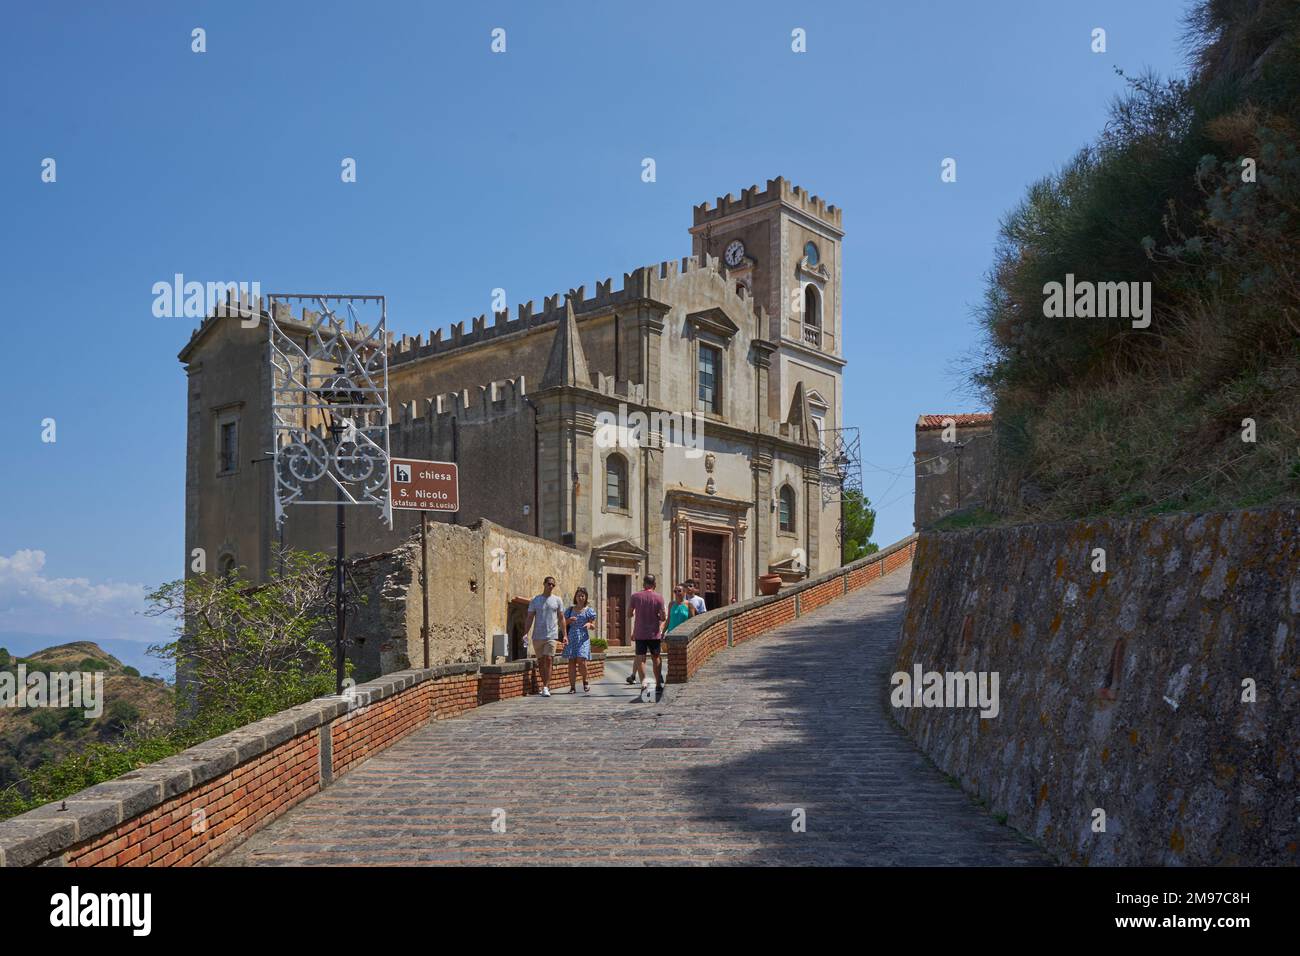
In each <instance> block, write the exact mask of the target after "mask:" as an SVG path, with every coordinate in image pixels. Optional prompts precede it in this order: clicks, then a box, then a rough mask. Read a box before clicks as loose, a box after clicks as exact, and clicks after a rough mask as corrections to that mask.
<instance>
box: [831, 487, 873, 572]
mask: <svg viewBox="0 0 1300 956" xmlns="http://www.w3.org/2000/svg"><path fill="white" fill-rule="evenodd" d="M840 520H841V521H842V522H843V535H844V563H845V564H848V563H849V562H850V561H856V560H857V559H858V558H861V557H865V556H866V555H868V554H872V553H874V552H876V551H879V550H880V548H879V546H878V545H876V544H873V543H872V541H871V535H872V534H874V533H875V530H876V512H875V510H874V509H873V508H872V507H871V502H870V501H869V500H868V499H867V497H866V496H865V495H864V494H863V493H862V492H860V491H857V490H854V489H846V490H845V492H844V498H843V500H842V501H841V503H840Z"/></svg>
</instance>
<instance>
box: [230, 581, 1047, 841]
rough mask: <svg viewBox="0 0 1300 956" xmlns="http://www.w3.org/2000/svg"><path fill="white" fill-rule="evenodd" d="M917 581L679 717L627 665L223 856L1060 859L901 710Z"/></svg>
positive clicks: (411, 741) (481, 721)
mask: <svg viewBox="0 0 1300 956" xmlns="http://www.w3.org/2000/svg"><path fill="white" fill-rule="evenodd" d="M906 586H907V571H906V570H901V571H899V572H897V573H895V574H892V575H890V576H889V577H888V578H885V579H883V580H881V581H879V582H876V583H873V584H871V585H869V586H868V587H866V588H863V589H862V590H860V591H858V592H856V593H855V594H854V595H851V596H850V597H848V598H846V599H844V600H841V601H837V602H835V603H834V604H831V605H830V606H828V607H826V608H823V609H821V610H820V611H817V612H815V613H812V614H809V615H808V616H806V617H802V618H800V619H799V620H797V621H795V622H793V623H791V624H788V625H786V626H784V627H782V628H780V629H778V630H775V631H772V632H771V633H769V634H767V635H764V636H762V637H760V638H757V639H755V640H753V641H750V642H748V643H746V644H744V645H742V646H740V647H738V648H734V649H731V650H729V651H726V652H724V653H723V654H722V655H720V656H719V657H716V658H714V659H713V660H712V661H710V662H709V663H708V664H706V665H705V666H704V668H703V669H702V670H701V671H700V672H699V673H698V674H697V675H696V678H695V679H694V680H692V681H691V682H690V683H688V684H685V685H682V686H681V687H677V688H670V692H669V696H668V699H667V700H666V701H665V702H664V703H662V704H642V703H639V702H637V701H636V699H635V694H634V692H633V690H632V688H629V687H627V686H626V685H624V684H622V682H621V679H620V677H619V676H618V675H620V674H625V673H626V672H627V670H626V666H625V665H623V666H620V665H617V664H614V665H612V666H611V677H610V678H609V679H608V681H607V683H606V684H604V685H603V686H602V687H601V688H600V689H601V690H602V691H609V693H607V694H602V695H601V696H596V694H594V693H593V694H592V696H590V697H584V696H582V695H581V694H579V695H577V696H569V695H567V694H561V695H557V696H555V697H552V698H550V699H549V700H548V699H543V698H540V697H527V698H517V699H514V700H509V701H503V702H500V703H495V704H491V705H489V706H487V707H482V708H479V709H477V710H474V711H470V712H469V713H467V714H464V715H462V716H460V717H456V718H453V719H451V720H444V721H437V722H434V723H430V724H428V725H427V726H425V727H423V728H421V729H420V730H418V731H416V732H415V733H414V734H412V735H411V736H409V737H407V738H406V739H404V740H402V741H400V742H399V743H397V744H395V745H394V746H393V747H391V748H389V749H388V750H386V751H384V752H383V753H381V754H379V755H378V756H376V757H373V758H371V759H370V760H369V761H367V762H366V763H364V764H361V765H360V766H358V767H356V768H355V769H353V770H352V771H350V772H349V773H347V774H345V775H344V776H343V777H341V778H339V779H338V780H337V781H336V782H335V783H334V784H333V785H332V786H331V787H329V788H328V789H326V790H324V791H322V792H321V793H319V794H317V795H315V796H313V797H310V798H309V799H307V800H306V801H304V802H303V803H302V804H300V805H299V806H297V807H295V808H294V809H293V810H291V811H289V812H288V813H287V814H285V816H283V817H281V818H280V819H279V820H277V821H275V822H274V823H272V824H270V825H269V826H268V827H266V828H265V829H263V830H261V831H260V832H258V833H257V834H255V835H254V836H253V837H252V838H251V839H249V840H248V841H247V842H246V843H244V844H243V845H242V846H239V847H237V848H236V849H235V850H233V851H232V852H231V853H229V854H228V855H226V856H225V857H224V858H223V859H222V860H220V861H219V863H220V865H226V866H230V865H242V866H247V865H325V864H377V865H383V864H446V863H471V864H483V863H492V864H542V863H552V864H555V863H629V864H637V863H673V864H701V863H733V864H867V865H890V864H902V865H944V864H975V865H1007V864H1020V865H1025V864H1046V863H1048V862H1049V860H1048V859H1047V857H1046V856H1045V855H1043V854H1042V853H1041V851H1039V850H1038V849H1037V848H1035V847H1034V846H1033V845H1032V844H1030V843H1028V842H1026V841H1025V840H1023V839H1022V838H1020V837H1019V836H1018V835H1017V834H1016V833H1015V832H1014V831H1012V830H1010V829H1009V828H1007V827H1005V826H1001V825H999V824H998V823H997V822H996V821H995V820H994V819H993V818H992V817H990V816H989V815H988V814H987V813H985V812H984V811H983V810H981V809H979V808H978V807H976V806H975V805H974V804H972V803H971V801H970V800H969V799H968V798H967V797H966V796H965V795H964V794H963V793H962V792H961V791H960V790H957V789H955V788H953V787H952V786H949V785H948V784H947V783H946V782H945V780H944V778H943V776H942V775H941V774H940V773H939V772H938V771H937V770H936V769H935V768H934V767H933V766H932V765H931V764H930V763H929V762H928V761H927V760H926V759H925V758H924V757H923V756H921V754H920V753H919V752H918V751H917V750H916V749H915V748H914V747H913V746H912V745H911V743H910V742H909V741H908V740H907V739H906V738H905V737H904V736H903V735H902V733H901V732H900V731H899V730H898V728H897V727H896V726H895V724H894V723H893V721H892V720H891V719H890V718H889V716H888V715H887V713H886V712H885V709H884V708H885V697H884V689H886V688H887V687H888V674H889V671H890V670H891V669H892V662H893V656H894V644H895V641H896V638H897V633H898V625H899V619H900V616H901V613H902V608H903V601H904V597H905V593H906ZM593 690H594V688H593ZM672 744H677V745H678V746H671V745H672ZM796 808H801V809H802V810H803V811H804V813H805V814H806V826H807V829H806V832H802V833H799V832H794V830H793V829H792V826H791V824H792V820H793V819H794V818H793V816H792V812H793V811H794V810H795V809H796ZM494 811H495V812H496V818H497V820H498V828H500V824H501V823H504V829H505V832H494V830H493V826H492V824H493V819H494ZM501 811H504V817H502V816H501Z"/></svg>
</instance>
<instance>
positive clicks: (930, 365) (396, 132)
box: [0, 0, 1187, 650]
mask: <svg viewBox="0 0 1300 956" xmlns="http://www.w3.org/2000/svg"><path fill="white" fill-rule="evenodd" d="M1186 8H1187V3H1186V2H1184V0H1142V2H1140V3H1134V2H1132V0H1087V2H1083V0H988V2H985V3H978V4H974V3H968V2H965V0H928V2H927V0H909V2H905V3H884V2H876V0H873V2H847V3H834V2H827V3H818V4H805V5H802V6H800V5H794V4H789V3H769V2H752V0H751V2H746V3H743V4H742V3H726V4H722V3H717V4H713V3H701V2H693V3H676V2H656V3H654V4H632V3H615V2H600V3H550V4H541V3H526V4H525V3H518V4H491V3H483V4H472V5H470V4H449V3H448V4H441V3H439V4H434V3H370V4H360V3H328V2H326V3H319V2H315V3H310V4H308V3H274V4H270V3H243V2H222V3H186V2H170V3H130V4H102V3H89V2H87V3H80V4H67V3H58V2H50V3H43V4H26V5H23V6H22V7H21V8H19V7H16V6H13V5H10V6H8V7H7V8H6V9H5V12H4V13H3V27H4V28H3V30H0V74H3V81H4V82H3V85H2V88H0V121H2V122H3V126H2V128H3V130H4V137H3V144H2V145H0V208H3V210H4V213H5V216H4V219H5V228H4V229H3V230H0V263H3V268H4V275H5V280H6V281H5V285H6V288H7V296H6V308H5V313H6V314H5V324H4V328H5V335H6V341H7V344H8V346H9V347H8V348H7V349H6V352H7V354H8V357H9V361H8V362H7V363H6V366H7V368H6V373H5V376H4V378H5V380H6V382H7V385H8V387H7V389H6V391H7V395H6V398H5V400H4V406H5V412H4V414H3V415H0V429H2V431H0V439H3V448H4V450H5V454H4V459H3V461H4V494H3V495H2V496H0V644H3V643H5V641H6V640H8V641H9V643H10V644H11V645H13V647H12V649H15V650H17V649H20V647H21V646H22V645H23V644H24V642H28V643H33V642H35V643H42V642H43V643H52V642H53V641H54V639H55V638H59V639H68V640H71V639H119V640H136V641H142V640H157V639H158V637H159V636H160V631H159V628H158V626H157V624H156V623H155V622H150V621H146V620H143V619H141V618H140V617H138V616H137V615H136V614H135V612H136V610H137V609H138V608H139V607H141V602H140V599H139V595H140V594H141V590H140V588H141V585H153V584H157V583H159V582H161V581H164V580H167V579H170V578H175V577H179V576H180V574H181V572H182V569H183V563H182V562H183V503H184V441H185V427H184V426H185V381H184V375H183V373H182V369H181V366H180V365H179V363H178V362H177V361H176V353H177V352H178V351H179V349H180V348H181V346H182V345H183V344H184V343H185V341H186V340H187V338H188V336H189V333H190V329H191V327H192V325H193V322H192V320H189V319H160V318H155V317H154V316H153V315H152V312H151V306H152V301H153V296H152V293H151V291H150V290H151V287H152V285H153V283H155V282H158V281H168V280H170V278H171V277H172V275H173V274H174V273H177V272H180V273H184V274H185V275H187V276H189V277H193V278H200V279H229V278H235V279H239V278H244V279H248V278H252V279H259V280H260V281H261V282H262V287H263V289H267V290H271V289H292V290H299V289H328V290H335V291H358V292H360V291H370V292H383V293H385V294H386V295H387V296H388V302H389V320H390V325H391V327H392V328H393V330H394V331H396V332H398V333H401V332H409V333H412V334H414V333H416V332H419V331H426V332H427V330H428V329H430V328H434V327H439V326H443V327H445V326H446V325H448V324H449V323H451V322H455V321H458V320H461V319H466V318H468V317H469V316H472V315H478V314H480V313H483V312H487V311H489V306H490V299H491V294H492V289H494V288H496V287H502V288H504V289H505V290H506V292H507V296H508V298H509V301H510V303H511V306H512V308H513V305H514V304H515V303H517V302H521V301H526V300H528V299H530V298H531V299H537V300H538V301H539V302H540V300H541V298H542V297H543V296H545V295H547V294H550V293H553V292H556V291H562V290H566V289H568V288H570V287H572V286H577V285H579V284H583V283H585V284H586V285H587V286H588V288H589V289H591V288H592V286H593V285H594V283H595V281H596V280H597V279H601V278H604V277H607V276H613V277H615V279H616V284H617V281H618V280H621V276H622V274H623V273H624V272H626V271H630V270H631V269H632V268H634V267H636V266H638V265H645V264H649V263H651V262H658V261H660V260H662V259H668V258H673V257H679V256H682V255H686V254H688V253H689V252H690V242H689V237H688V235H687V231H686V230H687V227H688V226H689V225H690V221H691V207H692V206H693V205H694V204H696V203H699V202H703V201H705V200H708V201H710V202H712V201H713V200H714V198H715V197H717V196H718V195H720V194H723V193H726V192H732V193H734V194H737V195H738V194H739V192H740V190H741V189H742V188H744V187H746V186H749V185H751V184H754V183H759V184H761V183H763V182H765V181H766V180H767V179H768V178H770V177H774V176H777V175H784V176H786V177H788V178H789V179H791V180H792V181H793V182H795V183H797V184H800V185H803V186H805V187H807V188H808V189H810V190H811V191H812V192H814V193H817V194H818V195H821V196H823V197H825V198H826V199H827V200H828V201H830V202H833V203H835V204H836V205H839V206H841V207H842V208H843V209H844V211H845V212H844V224H845V229H846V231H847V237H846V239H845V245H844V260H845V272H844V277H843V294H844V323H845V341H846V352H847V356H848V359H849V363H850V364H849V370H848V376H847V383H846V401H845V416H846V419H847V423H848V424H852V425H857V426H859V427H860V428H861V429H862V436H863V442H862V444H863V457H864V459H866V463H864V484H865V490H866V493H867V495H868V496H869V497H870V498H871V499H872V501H873V502H874V503H875V504H876V505H877V506H878V507H879V509H880V515H879V519H878V522H877V536H876V538H877V540H878V541H879V542H881V543H882V544H883V543H887V542H890V541H893V540H896V539H897V538H899V537H901V536H903V535H905V534H907V533H909V532H910V531H911V524H912V494H911V491H912V479H911V473H910V462H911V452H912V446H913V437H914V435H913V425H914V422H915V420H916V416H917V415H918V414H921V413H938V412H955V411H972V410H976V409H977V403H976V402H975V401H974V400H973V399H972V398H971V397H970V396H968V395H967V394H966V392H965V390H964V388H963V385H962V382H961V379H960V376H959V375H958V374H957V372H956V371H955V367H954V366H955V363H957V362H959V360H960V359H961V357H962V356H963V354H964V353H966V352H967V351H968V350H969V349H970V348H971V347H972V346H973V345H975V344H976V342H977V340H978V335H977V330H976V326H975V324H974V321H973V318H972V309H973V307H974V306H975V305H976V304H978V302H979V300H980V296H981V292H982V288H983V276H984V274H985V272H986V270H987V269H988V267H989V265H990V261H991V251H992V243H993V240H994V237H995V235H996V231H997V226H998V221H999V218H1000V217H1001V216H1002V215H1003V214H1004V213H1005V212H1006V211H1007V210H1008V209H1009V208H1011V207H1012V206H1013V205H1014V204H1015V203H1016V201H1017V200H1018V199H1019V198H1020V196H1021V195H1022V194H1023V191H1024V189H1025V187H1026V186H1027V185H1028V184H1029V183H1030V182H1032V181H1033V180H1035V179H1037V178H1039V177H1041V176H1043V175H1044V174H1046V173H1047V172H1049V171H1051V170H1052V169H1054V168H1056V167H1057V166H1058V165H1059V164H1060V163H1062V162H1063V161H1064V160H1065V159H1066V158H1068V157H1069V155H1070V154H1071V153H1072V152H1073V151H1074V150H1075V149H1077V148H1078V147H1079V146H1081V145H1083V144H1085V143H1086V142H1088V141H1089V140H1090V139H1091V138H1092V137H1093V136H1094V135H1095V134H1096V132H1097V131H1098V130H1099V129H1100V128H1101V126H1102V125H1103V124H1104V122H1105V118H1106V107H1107V105H1108V103H1109V102H1110V100H1111V98H1112V97H1113V96H1114V95H1115V94H1116V93H1117V92H1119V91H1120V90H1121V88H1122V80H1121V79H1120V78H1119V77H1118V76H1116V75H1115V73H1114V68H1115V67H1117V66H1118V67H1121V68H1123V69H1124V70H1125V71H1126V72H1129V73H1130V74H1131V73H1134V72H1138V71H1140V70H1142V69H1144V68H1148V67H1149V68H1153V69H1155V70H1157V71H1159V72H1161V73H1163V74H1166V75H1168V74H1171V73H1180V72H1183V69H1184V65H1183V64H1184V59H1183V49H1182V43H1181V38H1182V35H1183V25H1182V17H1183V14H1184V12H1185V10H1186ZM195 27H202V28H204V29H205V30H206V31H207V52H206V53H203V54H196V53H193V52H191V30H193V29H194V28H195ZM495 27H502V28H504V29H505V30H506V42H507V51H506V53H505V54H498V55H494V54H492V53H491V52H490V49H489V44H490V39H491V38H490V33H491V31H492V29H493V28H495ZM796 27H802V28H803V29H804V30H806V31H807V52H806V53H804V54H795V53H792V52H791V49H790V34H791V30H792V29H794V28H796ZM1094 27H1102V28H1104V29H1105V30H1106V34H1107V51H1106V52H1105V53H1104V54H1095V53H1093V52H1091V49H1090V44H1091V37H1090V34H1091V31H1092V29H1093V28H1094ZM46 157H52V158H54V159H55V160H56V162H57V177H58V178H57V182H55V183H43V182H41V163H42V160H43V159H44V158H46ZM343 157H353V158H355V159H356V161H357V182H356V183H353V184H344V183H342V182H341V181H340V175H339V173H340V162H341V160H342V159H343ZM644 157H653V158H654V159H655V161H656V166H657V181H656V182H654V183H644V182H642V180H641V175H640V174H641V161H642V159H643V158H644ZM945 157H954V158H955V159H956V160H957V163H958V166H957V171H958V180H957V182H956V183H950V184H945V183H942V182H941V181H940V178H939V173H940V163H941V161H942V160H943V159H944V158H945ZM45 418H54V419H55V420H56V422H57V429H58V431H57V441H56V442H55V443H54V444H48V443H43V442H42V441H41V421H42V420H43V419H45ZM24 634H25V635H29V637H27V638H24V637H22V636H21V635H24ZM46 636H48V637H49V639H48V640H46V639H45V638H46Z"/></svg>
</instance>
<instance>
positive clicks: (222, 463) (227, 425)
mask: <svg viewBox="0 0 1300 956" xmlns="http://www.w3.org/2000/svg"><path fill="white" fill-rule="evenodd" d="M219 436H220V442H219V444H220V447H219V449H218V463H217V471H218V473H219V474H222V475H227V474H230V473H231V472H232V471H238V470H239V421H238V419H236V420H235V421H229V422H222V423H221V426H220V430H219Z"/></svg>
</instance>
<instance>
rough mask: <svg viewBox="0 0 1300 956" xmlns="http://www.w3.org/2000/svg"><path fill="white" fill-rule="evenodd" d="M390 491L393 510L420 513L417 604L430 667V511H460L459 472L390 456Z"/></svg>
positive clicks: (434, 463) (439, 463)
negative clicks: (421, 615) (419, 605)
mask: <svg viewBox="0 0 1300 956" xmlns="http://www.w3.org/2000/svg"><path fill="white" fill-rule="evenodd" d="M388 468H389V475H388V477H389V482H388V487H389V494H390V495H391V499H392V501H391V506H392V508H393V509H394V510H396V511H418V512H420V603H421V604H422V606H423V607H422V610H423V615H424V617H423V623H422V624H421V626H420V638H421V640H423V642H424V666H425V667H426V668H427V667H428V666H429V512H430V511H441V512H449V513H453V514H454V513H455V512H457V511H459V510H460V473H459V470H458V469H457V467H456V465H455V463H454V462H449V461H422V460H420V459H418V458H390V459H389V465H388Z"/></svg>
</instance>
